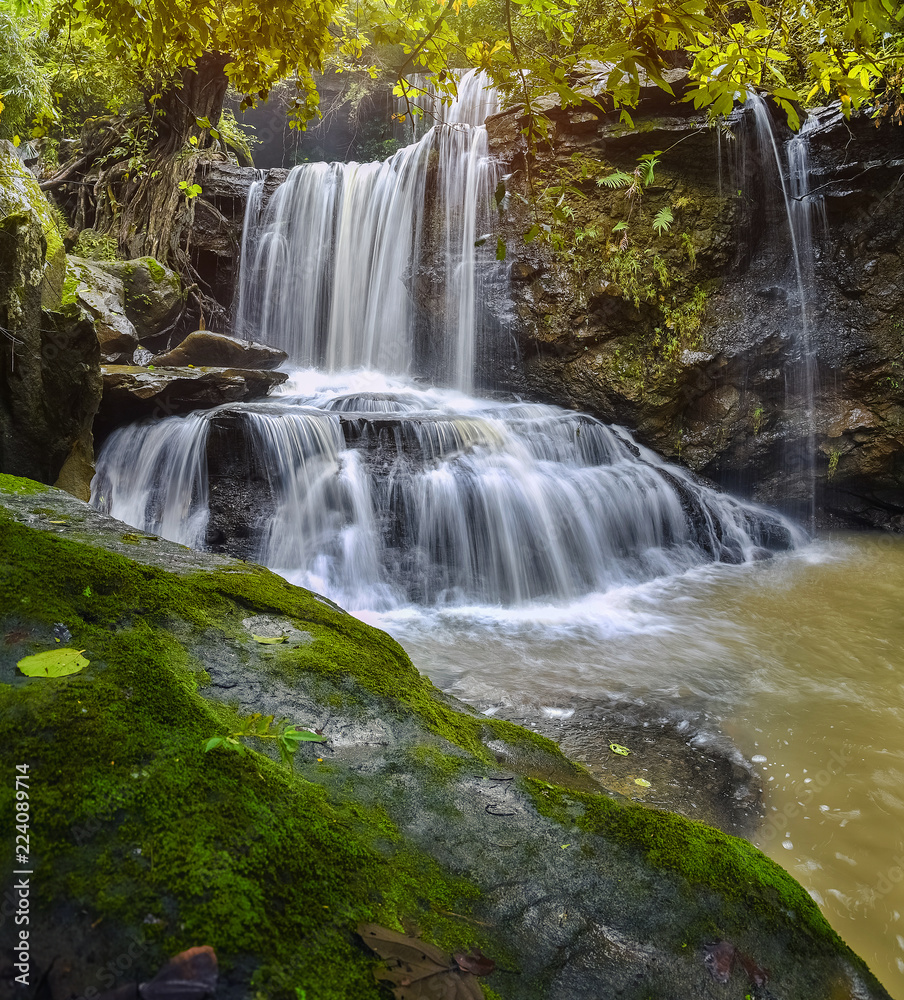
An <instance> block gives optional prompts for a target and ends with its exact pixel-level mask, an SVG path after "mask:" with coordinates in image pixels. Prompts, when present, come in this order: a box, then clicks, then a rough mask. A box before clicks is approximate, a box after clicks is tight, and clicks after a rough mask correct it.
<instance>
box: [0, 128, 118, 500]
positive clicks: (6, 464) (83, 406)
mask: <svg viewBox="0 0 904 1000" xmlns="http://www.w3.org/2000/svg"><path fill="white" fill-rule="evenodd" d="M65 258H66V255H65V252H64V251H63V244H62V241H61V240H60V237H59V233H58V232H57V229H56V225H55V222H54V219H53V215H52V213H51V209H50V206H49V204H48V202H47V200H46V199H45V198H44V195H43V194H42V193H41V191H40V189H39V188H38V184H37V182H36V181H35V179H34V177H33V176H32V175H31V174H30V173H29V172H28V171H27V170H26V169H25V168H24V167H23V166H22V164H21V163H20V162H19V159H18V157H17V156H16V155H15V151H14V149H13V147H12V146H10V144H9V143H0V330H2V343H0V472H7V473H13V474H16V475H23V476H30V477H31V478H34V479H38V480H40V481H42V482H45V483H56V482H58V483H59V484H60V485H61V486H64V487H65V488H66V489H70V490H72V491H73V492H74V493H75V494H77V495H79V496H81V497H83V498H85V499H87V497H88V488H89V483H90V481H91V476H92V475H93V474H94V469H93V465H92V463H93V441H92V435H91V424H92V420H93V418H94V414H95V413H96V411H97V407H98V404H99V402H100V370H99V360H100V359H99V352H98V349H97V342H96V338H95V336H94V329H93V326H92V325H91V323H90V322H89V321H88V320H87V318H86V317H85V316H84V315H83V314H82V312H81V310H79V309H78V308H77V306H75V305H74V304H73V303H63V302H62V301H61V296H62V287H63V271H64V269H65Z"/></svg>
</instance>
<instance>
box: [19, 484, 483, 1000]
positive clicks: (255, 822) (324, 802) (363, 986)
mask: <svg viewBox="0 0 904 1000" xmlns="http://www.w3.org/2000/svg"><path fill="white" fill-rule="evenodd" d="M24 482H27V481H24ZM22 483H23V481H22V480H15V479H12V477H4V478H3V479H2V480H0V488H3V489H8V490H11V491H12V492H20V490H22V489H23V486H22V485H21V484H22ZM0 564H2V565H3V568H4V572H3V574H0V606H2V607H3V608H8V609H18V610H17V611H15V615H16V620H17V622H19V623H20V626H21V625H22V624H27V623H28V622H33V623H34V626H33V627H34V628H35V629H37V631H40V628H39V626H40V625H41V624H43V625H44V627H45V628H46V625H47V624H49V623H56V622H59V623H62V624H65V625H66V627H67V628H69V629H70V631H71V632H72V645H74V646H77V647H78V648H80V649H84V650H85V656H86V657H88V659H89V660H90V666H89V667H88V668H86V670H85V671H83V672H82V673H81V674H77V675H73V676H71V677H68V678H63V679H60V680H57V681H53V682H47V681H37V682H35V681H33V680H30V679H24V678H16V677H14V676H13V675H12V673H11V670H10V668H11V666H12V663H13V662H14V659H15V658H16V656H18V655H19V654H14V653H13V652H12V651H10V650H7V651H6V653H5V665H4V659H3V658H2V657H3V654H0V666H4V669H5V670H6V674H5V676H7V677H9V678H10V679H11V681H12V683H10V684H3V685H0V746H2V747H3V750H2V755H3V757H4V759H5V760H6V762H7V763H8V764H10V766H12V763H13V762H15V763H22V762H27V763H28V764H29V765H30V766H31V768H32V773H33V774H34V775H35V776H38V775H40V777H41V780H40V781H37V780H36V781H35V783H34V785H33V791H32V810H33V822H34V825H35V828H36V829H40V830H41V851H40V856H39V859H38V863H39V866H40V867H39V870H38V872H37V873H36V878H37V879H38V880H39V881H40V883H41V884H43V885H53V886H54V887H55V895H56V897H57V902H59V901H60V900H66V901H68V902H69V903H70V904H72V905H74V906H76V908H77V909H79V910H85V911H86V912H87V913H88V915H89V916H90V918H91V922H94V921H97V920H102V921H103V922H104V924H105V926H107V927H110V928H121V927H142V928H144V929H145V932H146V935H147V937H148V939H149V941H150V942H151V945H152V947H151V948H150V949H149V950H148V952H147V955H146V961H147V964H148V969H147V970H145V971H150V970H151V969H152V968H153V967H154V965H155V963H156V964H159V962H160V961H162V959H163V958H164V957H165V956H166V955H168V954H172V953H173V952H175V951H178V950H181V949H183V948H186V947H189V946H192V945H195V944H197V943H198V942H199V941H203V942H205V943H209V944H211V945H212V946H213V947H214V948H215V949H216V950H217V952H218V954H219V955H220V956H221V957H222V958H223V959H225V960H227V962H228V960H229V959H230V957H236V956H240V955H243V954H253V955H256V956H259V958H260V959H261V962H262V964H261V966H260V968H259V969H258V971H257V973H256V976H255V985H256V986H257V988H258V989H259V990H260V991H261V992H262V994H263V995H266V996H274V997H281V996H288V997H294V990H295V988H296V987H299V988H303V989H307V990H308V995H309V996H316V997H317V998H318V1000H328V998H337V1000H338V998H343V1000H344V998H346V997H349V996H355V997H356V998H357V997H360V998H362V1000H365V998H368V997H373V998H376V997H378V996H379V995H380V993H379V990H378V988H377V986H376V984H375V982H374V980H373V977H372V975H371V972H370V970H371V968H372V964H373V963H372V958H371V956H369V955H368V954H367V953H365V951H364V950H363V949H362V948H360V947H359V946H358V945H357V944H356V943H355V938H354V928H355V926H356V925H357V923H358V922H360V921H362V920H374V921H377V922H380V923H383V924H387V925H389V926H394V927H401V920H402V918H403V917H409V918H414V919H416V920H418V921H419V922H420V924H421V926H422V927H424V929H425V930H426V931H427V932H428V933H429V934H430V935H431V936H432V937H433V939H434V940H437V941H439V942H440V943H444V942H446V943H450V944H454V945H456V946H470V945H471V944H472V943H473V939H474V932H473V930H472V929H471V928H470V927H468V926H465V925H463V924H462V922H461V921H460V920H458V919H453V918H452V917H449V916H446V915H445V914H446V913H449V912H458V913H460V912H462V908H463V907H466V906H467V905H468V900H469V899H472V898H474V896H475V890H474V888H473V887H472V886H470V885H468V884H467V883H466V882H463V881H461V880H457V879H455V878H451V877H449V876H448V875H446V874H445V873H443V872H442V871H441V870H440V869H439V868H438V867H437V865H436V864H435V863H434V862H433V861H431V860H430V859H429V858H428V857H426V856H424V855H421V854H419V853H418V852H415V851H412V850H411V849H410V848H408V847H406V846H405V845H404V844H403V843H402V841H401V838H400V837H399V835H398V832H397V831H396V829H395V827H394V826H393V824H392V823H391V822H390V820H389V819H388V817H387V816H386V815H385V813H383V812H382V811H380V810H378V809H373V808H370V809H367V808H364V807H361V806H359V805H356V804H354V803H341V802H338V803H337V802H335V801H331V800H330V799H329V798H328V794H327V792H326V791H325V790H324V789H323V788H321V787H320V786H318V785H314V784H311V783H309V782H307V781H305V780H303V779H302V778H301V777H300V776H298V775H296V774H295V773H294V772H292V771H290V770H288V769H286V768H285V767H283V766H281V765H279V764H277V763H275V762H272V761H270V760H269V759H267V758H266V757H263V756H260V755H250V756H247V757H240V756H238V755H234V754H229V753H226V752H223V751H214V752H212V753H209V754H205V753H203V752H202V749H201V748H202V745H203V742H204V740H205V739H206V738H207V737H209V736H210V735H211V734H212V733H215V732H218V731H222V729H223V727H224V726H225V725H226V724H227V723H228V721H229V717H230V715H231V714H232V712H231V710H230V709H229V708H228V707H226V706H224V705H220V704H216V703H209V702H207V701H205V700H204V699H203V698H201V697H200V696H199V694H198V692H197V675H196V669H197V664H196V663H195V662H194V661H193V660H192V657H191V656H190V655H189V653H188V652H187V651H186V650H185V648H184V647H183V645H182V644H181V643H180V642H179V641H178V639H177V638H176V636H175V634H174V633H173V632H172V631H171V630H170V628H168V627H167V624H169V625H170V626H172V625H173V623H174V622H175V621H176V620H181V621H184V622H188V623H191V624H192V625H194V626H196V627H198V628H208V627H216V628H221V629H224V630H227V629H229V628H231V625H232V622H233V621H234V620H235V619H236V618H238V617H239V616H241V615H242V614H245V613H246V608H249V607H251V608H253V609H254V610H264V609H266V608H268V607H270V606H271V605H272V604H273V603H275V595H276V594H278V591H279V590H280V589H281V584H280V583H278V582H277V581H276V578H273V579H270V578H269V575H264V574H258V573H257V572H252V573H251V574H245V573H244V572H241V573H238V574H235V575H234V576H232V575H231V574H228V573H224V574H216V575H215V577H216V578H215V579H214V578H211V577H206V576H203V575H197V576H195V577H192V578H184V577H179V576H177V575H175V574H171V573H167V572H165V571H163V570H157V569H153V568H148V567H143V566H139V565H137V564H135V563H133V562H131V561H130V560H127V559H125V558H123V557H120V556H117V555H115V554H112V553H108V552H104V551H101V550H98V549H95V548H93V547H90V546H85V545H81V544H78V543H76V542H72V541H68V540H65V539H62V538H59V537H58V536H55V535H52V534H49V533H45V532H40V531H35V530H33V529H30V528H28V527H25V526H23V525H21V524H18V523H15V522H13V521H12V520H11V519H10V518H9V517H8V516H7V515H4V514H2V513H0ZM245 575H250V576H251V577H252V578H253V579H257V580H258V582H259V583H260V584H261V586H262V593H260V594H255V592H254V589H253V587H250V584H247V581H246V585H247V587H248V589H246V588H245V587H244V586H243V585H242V584H241V583H240V582H239V578H240V577H243V576H245ZM285 586H287V585H285ZM269 588H273V589H272V593H271V592H270V591H269ZM292 590H293V593H294V595H295V598H296V602H295V604H294V610H295V612H296V615H297V616H299V617H300V618H301V620H307V618H311V619H317V618H318V617H320V618H321V619H322V621H325V622H328V623H329V624H330V626H336V625H337V622H335V621H334V619H338V618H348V617H349V616H343V615H341V614H340V613H339V612H336V611H335V610H334V609H332V608H329V607H327V606H326V605H320V609H322V610H320V609H318V607H316V605H319V602H317V601H315V599H314V598H309V597H307V596H306V595H304V594H303V592H299V591H297V590H294V588H292ZM235 594H242V597H241V598H239V599H238V600H237V599H236V598H235V597H234V596H233V595H235ZM353 623H354V624H353ZM341 624H342V625H343V628H342V629H340V630H339V632H340V634H341V636H342V642H344V643H345V644H346V646H343V647H342V649H341V650H339V651H338V652H336V653H335V654H334V655H335V658H336V662H338V660H339V659H340V658H341V656H342V655H351V654H350V648H351V645H352V644H353V641H354V637H355V636H358V635H359V634H360V637H362V638H366V640H367V643H373V644H374V645H375V646H376V647H377V648H378V650H379V652H378V653H377V654H376V660H377V661H379V662H380V664H382V665H384V666H386V667H387V668H388V666H389V664H391V663H396V664H399V665H401V666H403V667H404V666H405V663H404V661H403V659H402V658H403V657H404V654H401V653H400V650H398V649H397V648H394V647H393V644H392V641H391V640H389V639H388V637H384V638H381V636H380V633H376V632H375V630H368V629H367V627H366V626H363V625H362V624H361V623H355V622H354V619H349V621H348V622H347V623H346V622H343V623H341ZM367 643H365V644H364V645H367ZM381 643H382V646H381ZM339 645H340V646H341V645H342V643H339ZM346 647H348V648H346ZM10 657H13V659H10ZM358 657H359V659H364V660H366V659H367V650H366V648H363V647H362V648H360V649H359V651H358ZM372 669H374V670H376V662H375V664H374V665H372ZM408 686H409V687H410V688H412V689H413V688H414V687H415V685H414V681H413V678H409V680H408ZM74 748H77V752H74ZM9 794H10V791H9V788H8V787H7V786H4V788H3V789H2V791H0V797H3V798H5V797H8V795H9ZM8 806H10V803H9V802H6V801H4V802H3V803H2V807H3V808H4V809H6V808H7V807H8ZM110 933H113V931H111V932H110Z"/></svg>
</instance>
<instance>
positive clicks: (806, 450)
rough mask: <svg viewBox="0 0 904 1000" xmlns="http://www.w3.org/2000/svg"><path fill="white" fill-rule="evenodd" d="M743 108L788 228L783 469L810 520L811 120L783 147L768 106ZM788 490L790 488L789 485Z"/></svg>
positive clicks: (755, 100)
mask: <svg viewBox="0 0 904 1000" xmlns="http://www.w3.org/2000/svg"><path fill="white" fill-rule="evenodd" d="M746 106H747V107H749V108H750V109H751V110H752V112H753V119H754V125H755V128H754V131H755V136H756V141H757V145H758V147H759V159H760V162H761V163H766V162H769V161H770V160H771V161H772V164H773V166H774V168H775V176H776V177H777V178H778V182H779V187H780V189H781V194H782V202H783V204H784V208H785V217H786V219H787V224H788V233H789V238H790V245H791V263H792V264H793V269H794V274H793V278H794V286H795V287H794V291H795V293H796V294H795V298H796V300H797V308H798V313H797V318H796V320H793V319H792V320H791V322H790V323H789V326H788V333H789V335H790V337H791V338H792V341H793V343H794V347H795V349H794V351H793V359H792V363H791V364H790V365H789V366H788V369H787V372H786V376H785V378H786V396H787V398H788V399H789V400H794V401H796V400H802V401H803V407H802V413H801V424H802V426H799V427H796V428H794V429H793V430H792V432H791V433H789V434H787V445H786V453H785V465H786V467H787V469H788V472H789V473H790V475H791V478H792V482H793V483H795V484H797V483H799V484H800V485H799V486H798V490H799V491H800V492H801V493H802V494H803V496H802V499H803V500H804V503H805V511H806V519H807V522H808V524H809V525H810V526H812V525H813V522H814V520H815V483H816V402H815V401H816V390H817V369H816V356H815V352H814V349H813V339H812V322H813V306H814V303H815V296H816V292H815V286H814V261H815V249H814V240H813V229H814V221H818V222H821V223H822V224H823V225H825V205H824V200H823V198H822V197H821V196H819V195H813V194H811V193H810V151H809V140H808V139H807V133H808V131H809V130H810V129H811V128H812V126H813V124H814V123H813V122H812V121H811V120H807V121H805V122H804V123H803V125H802V126H801V129H800V131H799V132H798V134H797V135H796V136H794V137H793V138H792V139H790V140H789V141H788V142H787V143H784V145H783V146H780V144H779V142H778V140H777V139H776V135H775V129H774V127H773V124H772V116H771V114H770V111H769V105H768V104H767V102H766V101H765V100H764V99H763V98H762V97H760V96H759V95H758V94H751V95H750V96H749V97H748V99H747V105H746ZM792 488H793V487H792Z"/></svg>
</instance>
